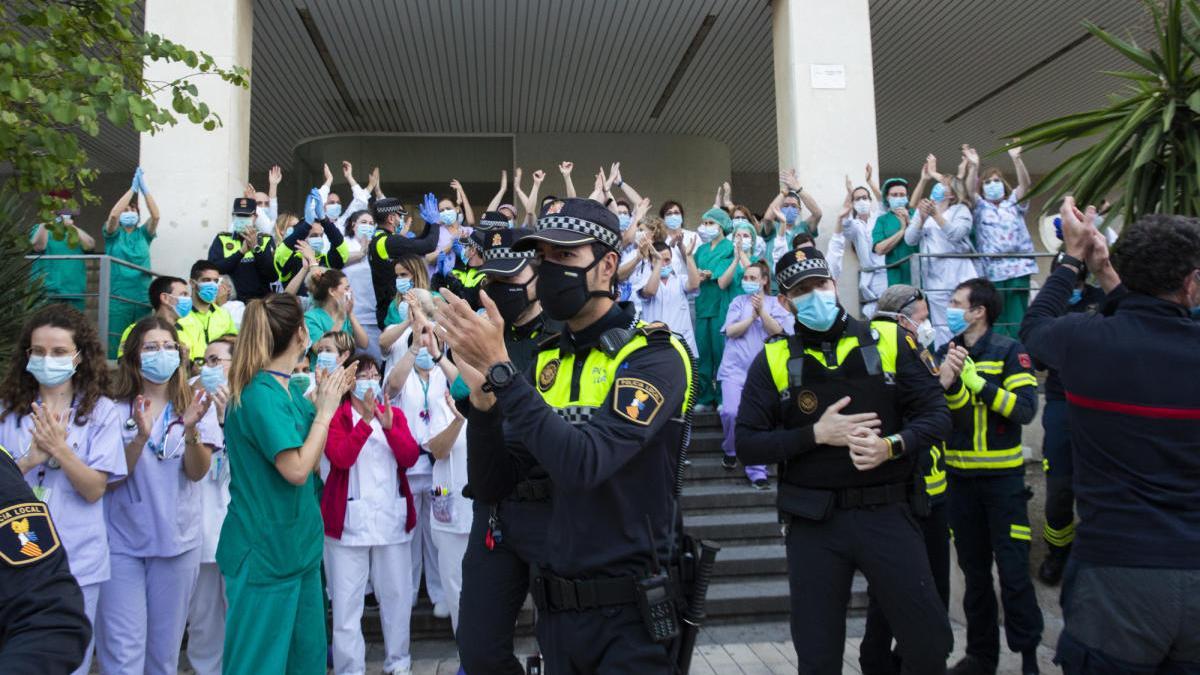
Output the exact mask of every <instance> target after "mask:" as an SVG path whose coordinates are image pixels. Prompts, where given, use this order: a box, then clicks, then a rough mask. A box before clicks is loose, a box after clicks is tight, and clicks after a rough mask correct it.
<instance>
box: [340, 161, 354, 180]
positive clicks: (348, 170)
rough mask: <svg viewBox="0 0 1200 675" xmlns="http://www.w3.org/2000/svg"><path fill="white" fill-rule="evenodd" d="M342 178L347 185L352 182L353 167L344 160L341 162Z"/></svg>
mask: <svg viewBox="0 0 1200 675" xmlns="http://www.w3.org/2000/svg"><path fill="white" fill-rule="evenodd" d="M342 178H345V179H346V182H347V183H353V182H354V166H353V165H351V164H350V162H347V161H346V160H344V159H343V160H342Z"/></svg>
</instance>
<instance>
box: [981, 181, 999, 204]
mask: <svg viewBox="0 0 1200 675" xmlns="http://www.w3.org/2000/svg"><path fill="white" fill-rule="evenodd" d="M983 197H984V199H989V200H991V201H999V200H1001V199H1004V183H1002V182H1000V181H998V180H993V181H988V182H987V183H984V184H983Z"/></svg>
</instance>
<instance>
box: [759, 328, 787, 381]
mask: <svg viewBox="0 0 1200 675" xmlns="http://www.w3.org/2000/svg"><path fill="white" fill-rule="evenodd" d="M763 352H765V353H766V355H767V367H768V368H770V369H771V380H772V381H773V382H774V383H775V391H778V392H781V393H782V392H785V391H787V388H788V383H787V362H788V358H790V357H791V351H790V350H789V349H788V342H787V339H786V338H785V339H783V340H776V341H775V342H768V343H767V344H766V345H764V346H763Z"/></svg>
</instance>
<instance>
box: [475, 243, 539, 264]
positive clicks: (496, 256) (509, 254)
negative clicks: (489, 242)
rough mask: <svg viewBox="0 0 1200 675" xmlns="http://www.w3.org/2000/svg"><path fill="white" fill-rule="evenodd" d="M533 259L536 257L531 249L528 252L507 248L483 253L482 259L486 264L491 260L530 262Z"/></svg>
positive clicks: (496, 248) (502, 247) (492, 249)
mask: <svg viewBox="0 0 1200 675" xmlns="http://www.w3.org/2000/svg"><path fill="white" fill-rule="evenodd" d="M535 257H537V252H536V251H534V250H532V249H531V250H528V251H514V250H512V249H511V248H509V247H507V246H497V247H495V248H489V249H488V250H486V251H484V252H483V259H484V261H486V262H491V261H493V260H532V259H533V258H535Z"/></svg>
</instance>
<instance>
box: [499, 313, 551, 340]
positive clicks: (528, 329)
mask: <svg viewBox="0 0 1200 675" xmlns="http://www.w3.org/2000/svg"><path fill="white" fill-rule="evenodd" d="M545 326H546V314H545V312H538V314H537V316H535V317H533V318H532V319H530V320H529V321H526V322H525V323H523V324H521V325H519V326H518V325H516V324H509V325H507V326H505V330H506V332H507V333H508V339H509V340H513V341H516V340H524V339H526V338H528V337H532V336H533V334H534V333H537V332H539V331H542V330H543V329H544V328H545Z"/></svg>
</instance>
